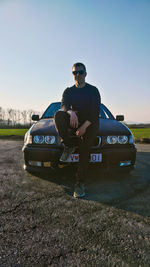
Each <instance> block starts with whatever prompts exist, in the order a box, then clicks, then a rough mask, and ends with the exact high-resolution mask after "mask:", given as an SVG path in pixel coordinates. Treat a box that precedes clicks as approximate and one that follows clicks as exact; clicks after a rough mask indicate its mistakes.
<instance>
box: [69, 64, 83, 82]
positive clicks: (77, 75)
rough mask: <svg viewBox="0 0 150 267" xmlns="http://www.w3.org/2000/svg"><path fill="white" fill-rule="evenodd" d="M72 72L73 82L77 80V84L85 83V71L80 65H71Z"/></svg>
mask: <svg viewBox="0 0 150 267" xmlns="http://www.w3.org/2000/svg"><path fill="white" fill-rule="evenodd" d="M72 74H73V78H74V80H75V82H77V83H78V84H82V83H85V77H86V72H85V70H84V68H83V67H82V66H80V67H73V68H72Z"/></svg>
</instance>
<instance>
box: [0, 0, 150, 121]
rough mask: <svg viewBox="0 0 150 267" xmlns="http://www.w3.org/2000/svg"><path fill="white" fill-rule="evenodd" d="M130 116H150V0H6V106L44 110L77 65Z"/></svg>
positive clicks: (0, 72)
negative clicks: (82, 66)
mask: <svg viewBox="0 0 150 267" xmlns="http://www.w3.org/2000/svg"><path fill="white" fill-rule="evenodd" d="M78 61H79V62H83V63H84V64H85V65H86V67H87V73H88V75H87V80H86V81H87V82H89V83H91V84H93V85H95V86H97V87H98V89H99V91H100V93H101V98H102V102H103V103H104V104H106V105H107V107H108V108H109V109H110V110H111V111H112V113H113V114H114V115H116V114H124V116H125V121H128V122H150V104H149V103H150V1H149V0H93V1H92V0H76V1H74V0H55V1H54V0H0V106H1V107H3V108H14V109H21V110H23V109H31V108H32V109H34V110H37V111H41V110H42V111H44V110H45V108H46V107H47V106H48V105H49V104H50V103H51V102H53V101H60V100H61V96H62V92H63V90H64V89H65V88H66V87H67V86H71V85H73V79H72V74H71V67H72V65H73V64H74V63H75V62H78Z"/></svg>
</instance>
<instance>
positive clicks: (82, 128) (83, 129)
mask: <svg viewBox="0 0 150 267" xmlns="http://www.w3.org/2000/svg"><path fill="white" fill-rule="evenodd" d="M90 124H91V122H90V121H85V122H84V123H83V124H82V125H81V126H80V127H79V128H78V130H77V131H76V135H77V136H78V137H81V138H82V136H83V135H84V134H85V133H86V129H87V127H88V126H90Z"/></svg>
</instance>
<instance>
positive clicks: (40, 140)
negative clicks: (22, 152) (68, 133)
mask: <svg viewBox="0 0 150 267" xmlns="http://www.w3.org/2000/svg"><path fill="white" fill-rule="evenodd" d="M33 141H34V143H36V144H44V143H46V144H51V145H52V144H54V143H56V138H55V136H53V135H46V136H44V135H35V136H34V137H33Z"/></svg>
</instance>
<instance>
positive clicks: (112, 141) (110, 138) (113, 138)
mask: <svg viewBox="0 0 150 267" xmlns="http://www.w3.org/2000/svg"><path fill="white" fill-rule="evenodd" d="M117 139H118V138H117V136H107V143H108V144H110V145H113V144H116V143H117V141H118V140H117Z"/></svg>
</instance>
